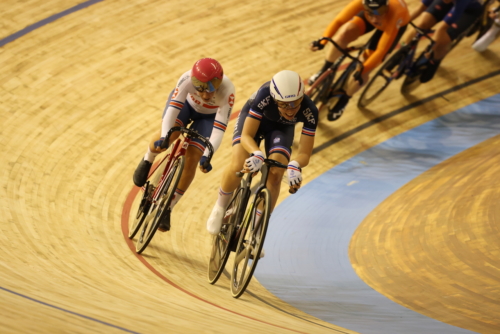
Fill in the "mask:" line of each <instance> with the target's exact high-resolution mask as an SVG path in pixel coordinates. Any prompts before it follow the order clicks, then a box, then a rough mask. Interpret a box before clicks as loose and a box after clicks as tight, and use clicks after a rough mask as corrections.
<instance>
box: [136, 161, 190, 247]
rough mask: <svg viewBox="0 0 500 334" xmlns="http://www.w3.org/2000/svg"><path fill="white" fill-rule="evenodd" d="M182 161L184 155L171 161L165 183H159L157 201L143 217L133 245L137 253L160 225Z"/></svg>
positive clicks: (147, 243) (181, 168) (179, 175)
mask: <svg viewBox="0 0 500 334" xmlns="http://www.w3.org/2000/svg"><path fill="white" fill-rule="evenodd" d="M184 161H185V157H184V156H180V157H178V158H177V159H176V160H175V161H174V162H173V164H172V167H171V168H170V171H169V172H168V174H167V175H166V177H165V183H164V184H163V185H160V186H161V187H162V189H161V190H160V192H161V194H160V196H159V203H158V205H157V206H156V207H155V208H154V209H153V211H152V212H151V213H150V214H149V215H148V217H147V218H146V219H145V222H144V223H143V228H142V231H141V234H140V236H139V239H138V240H137V243H136V245H135V250H136V252H137V253H138V254H141V253H142V252H143V251H144V250H145V249H146V247H148V245H149V243H150V242H151V239H153V237H154V235H155V233H156V230H157V229H158V226H159V225H160V221H161V220H162V219H163V218H164V215H165V214H166V211H167V209H168V207H169V205H170V201H171V200H172V197H173V196H174V193H175V189H177V185H178V184H179V180H180V178H181V175H182V171H183V169H184Z"/></svg>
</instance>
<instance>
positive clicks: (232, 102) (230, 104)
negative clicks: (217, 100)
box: [227, 94, 234, 108]
mask: <svg viewBox="0 0 500 334" xmlns="http://www.w3.org/2000/svg"><path fill="white" fill-rule="evenodd" d="M227 103H228V104H229V106H230V107H231V108H232V107H233V104H234V94H231V95H229V98H228V99H227Z"/></svg>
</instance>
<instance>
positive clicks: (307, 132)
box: [207, 71, 318, 256]
mask: <svg viewBox="0 0 500 334" xmlns="http://www.w3.org/2000/svg"><path fill="white" fill-rule="evenodd" d="M297 123H303V127H302V132H301V137H300V141H299V147H298V149H297V153H296V154H294V159H291V156H292V143H293V137H294V130H295V125H296V124H297ZM317 125H318V109H317V107H316V106H315V104H314V103H313V102H312V101H311V99H310V98H309V97H308V96H306V95H304V84H303V82H302V79H301V78H300V76H299V75H298V74H297V73H295V72H293V71H281V72H279V73H277V74H276V75H274V76H273V78H272V80H271V81H270V82H266V83H265V84H263V85H262V86H261V87H260V88H259V90H258V91H257V92H256V93H254V94H253V95H252V96H251V97H250V99H249V100H248V101H247V102H246V104H245V106H244V107H243V109H242V110H241V112H240V115H239V116H238V120H237V123H236V126H235V129H234V134H233V148H232V156H231V162H230V164H228V165H227V167H226V169H225V171H224V175H223V177H222V182H221V187H220V189H219V198H218V200H217V203H216V204H215V206H214V208H213V210H212V213H211V215H210V217H209V219H208V221H207V230H208V231H209V232H210V233H211V234H214V235H216V234H218V233H219V231H220V228H221V225H222V220H223V217H224V213H225V211H226V207H227V205H228V204H229V202H230V200H231V197H232V194H233V191H234V190H235V189H236V188H237V187H238V185H239V183H240V179H239V178H238V177H237V176H236V172H239V171H241V170H242V169H243V170H244V171H245V172H249V173H254V172H257V171H259V170H260V168H261V167H262V164H263V162H264V157H265V156H266V155H267V157H268V158H269V159H273V160H277V161H279V162H281V163H282V164H285V165H288V168H287V175H288V182H289V186H290V187H292V188H295V189H299V188H300V185H301V182H302V173H301V172H302V170H301V168H303V167H305V166H307V165H308V164H309V159H310V157H311V155H312V150H313V146H314V136H315V133H316V127H317ZM261 139H264V142H265V152H266V155H265V154H264V153H263V152H261V149H260V148H259V145H260V141H261ZM249 154H250V157H249ZM290 160H291V161H290ZM284 172H285V170H284V169H282V168H271V170H270V173H269V178H268V181H267V185H266V186H267V187H268V189H269V190H270V192H271V198H272V202H271V210H272V208H274V205H275V204H276V200H277V199H278V195H279V192H280V183H281V180H282V178H283V174H284ZM257 214H259V212H257ZM261 256H263V254H261Z"/></svg>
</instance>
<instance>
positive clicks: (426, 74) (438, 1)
mask: <svg viewBox="0 0 500 334" xmlns="http://www.w3.org/2000/svg"><path fill="white" fill-rule="evenodd" d="M482 10H483V8H482V4H481V3H480V2H479V1H478V0H422V3H421V4H420V7H419V8H417V10H416V11H415V12H413V13H412V14H411V18H412V19H415V22H414V23H415V25H416V26H417V27H419V28H420V29H422V30H428V29H431V28H432V27H434V26H435V27H434V28H433V29H434V30H435V33H434V36H433V39H434V41H435V42H436V43H435V44H434V46H433V47H432V50H431V51H430V52H429V53H427V54H426V57H423V59H422V60H421V61H420V63H419V64H417V66H419V67H420V69H421V70H422V74H421V76H420V81H421V82H428V81H430V80H431V79H432V78H433V77H434V74H435V73H436V71H437V69H438V67H439V64H440V63H441V61H442V60H443V58H444V56H446V54H447V53H448V51H449V50H450V46H451V43H452V41H454V40H455V39H456V38H457V37H459V36H460V35H461V34H462V33H463V32H465V31H466V30H467V29H468V28H469V27H470V26H471V25H472V24H474V23H475V22H476V20H477V19H479V17H480V16H481V14H482ZM420 14H421V15H420ZM414 36H415V30H414V29H412V31H411V32H410V33H409V34H407V35H406V36H405V37H404V38H403V41H404V43H405V44H409V43H410V41H411V39H412V38H413V37H414Z"/></svg>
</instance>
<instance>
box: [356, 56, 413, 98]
mask: <svg viewBox="0 0 500 334" xmlns="http://www.w3.org/2000/svg"><path fill="white" fill-rule="evenodd" d="M407 54H408V53H407V51H404V50H402V49H399V50H398V51H396V53H394V54H393V55H392V56H391V57H390V58H389V59H388V60H387V61H386V62H385V63H384V64H383V65H382V67H381V68H380V69H379V70H378V71H377V73H375V75H374V76H373V77H372V78H371V79H370V81H368V84H367V85H366V87H365V89H364V90H363V92H362V93H361V96H360V97H359V100H358V108H366V107H367V106H368V105H369V104H370V103H372V102H373V101H374V100H375V99H376V98H377V97H379V96H380V94H382V92H383V91H384V90H385V89H386V88H387V87H389V84H390V83H391V82H392V80H393V79H395V78H398V73H396V72H397V71H402V70H403V69H402V68H401V67H403V66H400V64H401V63H402V62H403V61H404V59H405V58H406V56H407Z"/></svg>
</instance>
